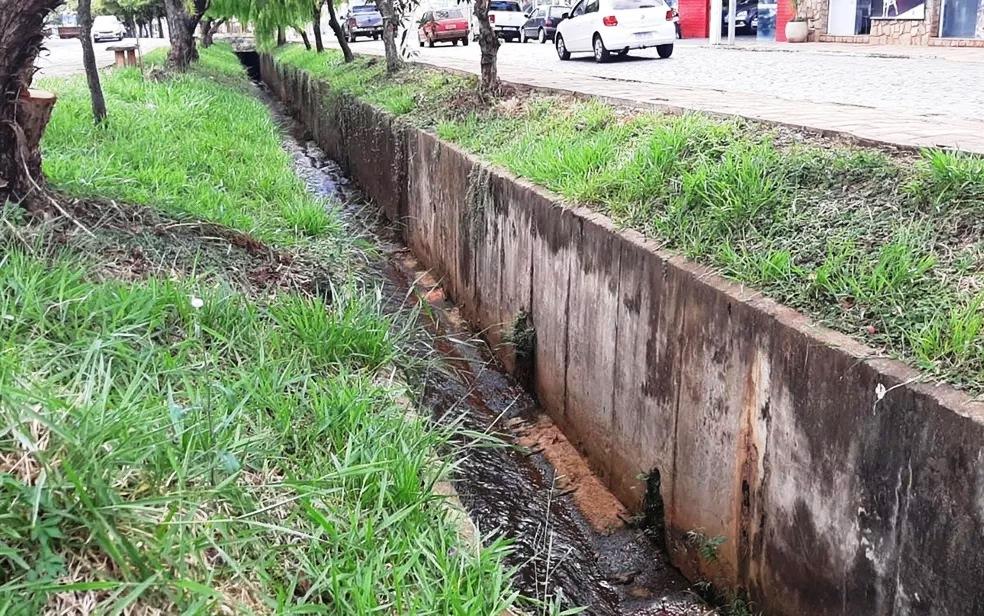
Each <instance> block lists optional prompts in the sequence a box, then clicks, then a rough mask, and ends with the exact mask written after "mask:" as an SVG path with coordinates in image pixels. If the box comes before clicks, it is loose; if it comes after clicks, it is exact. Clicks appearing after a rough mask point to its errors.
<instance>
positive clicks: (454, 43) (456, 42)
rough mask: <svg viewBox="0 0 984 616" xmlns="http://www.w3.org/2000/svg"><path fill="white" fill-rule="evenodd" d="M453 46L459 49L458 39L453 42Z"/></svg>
mask: <svg viewBox="0 0 984 616" xmlns="http://www.w3.org/2000/svg"><path fill="white" fill-rule="evenodd" d="M451 46H452V47H457V46H458V39H454V40H453V41H451Z"/></svg>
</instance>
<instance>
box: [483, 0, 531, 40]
mask: <svg viewBox="0 0 984 616" xmlns="http://www.w3.org/2000/svg"><path fill="white" fill-rule="evenodd" d="M489 22H490V23H491V24H492V29H493V30H495V34H496V36H498V37H499V38H501V39H503V40H505V41H518V40H519V31H520V29H521V28H522V27H523V24H525V23H526V13H523V7H522V6H520V4H519V2H514V1H513V0H489ZM475 25H476V26H477V24H475ZM473 29H474V32H473V34H474V36H476V37H477V36H478V28H477V27H474V28H473Z"/></svg>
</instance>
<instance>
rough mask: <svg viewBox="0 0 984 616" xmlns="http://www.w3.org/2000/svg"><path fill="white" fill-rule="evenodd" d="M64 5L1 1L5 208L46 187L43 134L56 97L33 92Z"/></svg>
mask: <svg viewBox="0 0 984 616" xmlns="http://www.w3.org/2000/svg"><path fill="white" fill-rule="evenodd" d="M61 2H62V0H0V204H2V203H5V202H6V201H8V200H13V201H20V200H24V199H29V198H30V197H31V195H32V193H33V192H34V191H35V190H36V188H37V186H39V185H40V184H41V182H42V179H41V153H40V147H39V146H40V142H41V134H42V133H43V132H44V127H45V125H46V124H47V121H48V118H49V117H50V114H51V108H52V107H53V106H54V96H53V95H51V94H47V93H42V92H36V91H31V90H30V85H31V79H32V77H33V75H34V61H35V59H36V58H37V56H38V51H40V49H41V46H42V44H43V43H44V34H43V33H42V28H43V26H44V20H45V18H46V17H47V16H48V14H49V13H51V11H53V10H54V9H55V8H56V7H57V6H58V5H59V4H61Z"/></svg>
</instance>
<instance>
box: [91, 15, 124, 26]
mask: <svg viewBox="0 0 984 616" xmlns="http://www.w3.org/2000/svg"><path fill="white" fill-rule="evenodd" d="M117 23H119V22H118V21H117V20H116V18H115V17H111V16H109V15H100V16H99V17H96V18H95V19H93V20H92V27H93V28H115V27H116V24H117Z"/></svg>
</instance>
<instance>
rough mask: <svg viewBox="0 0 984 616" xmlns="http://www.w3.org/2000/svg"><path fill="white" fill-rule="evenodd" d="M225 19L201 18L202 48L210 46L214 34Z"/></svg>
mask: <svg viewBox="0 0 984 616" xmlns="http://www.w3.org/2000/svg"><path fill="white" fill-rule="evenodd" d="M225 21H226V20H225V19H224V18H223V19H212V18H211V17H203V18H202V47H205V48H206V49H207V48H209V47H211V46H212V41H213V39H214V38H215V33H216V32H218V31H219V28H221V27H222V24H224V23H225Z"/></svg>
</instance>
